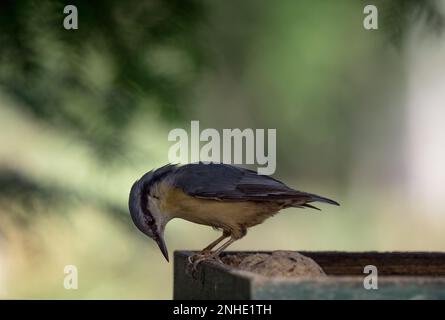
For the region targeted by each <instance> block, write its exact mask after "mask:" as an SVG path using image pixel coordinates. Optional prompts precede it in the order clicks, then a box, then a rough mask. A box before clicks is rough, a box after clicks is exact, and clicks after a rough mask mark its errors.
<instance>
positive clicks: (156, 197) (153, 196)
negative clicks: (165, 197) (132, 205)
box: [151, 195, 159, 200]
mask: <svg viewBox="0 0 445 320" xmlns="http://www.w3.org/2000/svg"><path fill="white" fill-rule="evenodd" d="M151 197H152V198H155V199H157V200H159V197H158V196H157V195H152V196H151Z"/></svg>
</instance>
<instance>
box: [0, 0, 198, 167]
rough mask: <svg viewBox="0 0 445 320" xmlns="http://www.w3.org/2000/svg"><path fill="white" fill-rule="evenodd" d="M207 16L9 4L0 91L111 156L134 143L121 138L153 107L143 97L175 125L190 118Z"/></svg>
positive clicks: (95, 5)
mask: <svg viewBox="0 0 445 320" xmlns="http://www.w3.org/2000/svg"><path fill="white" fill-rule="evenodd" d="M67 4H74V5H76V6H77V8H78V12H79V25H80V28H79V29H78V30H75V31H67V30H65V29H64V28H63V25H62V21H63V18H64V17H65V15H63V14H62V12H63V8H64V6H65V5H67ZM203 15H204V4H203V3H201V2H198V1H194V0H193V1H186V2H185V1H180V0H173V1H162V0H149V1H117V0H116V1H35V0H20V1H14V0H11V1H2V4H1V13H0V30H1V33H0V44H1V50H0V85H1V87H2V89H3V90H4V91H6V93H8V94H9V95H11V96H12V97H13V98H14V99H17V101H18V105H19V106H20V107H22V108H24V109H26V110H27V111H29V112H31V113H32V115H34V116H35V117H36V118H38V119H39V120H42V121H47V122H49V123H51V125H54V126H57V127H59V128H61V129H62V130H68V131H72V132H74V133H75V134H76V135H77V136H79V138H81V139H82V140H84V141H86V142H88V143H89V144H91V146H92V148H93V149H94V150H96V151H97V154H98V155H100V156H102V157H103V158H104V159H108V158H109V157H110V156H112V155H115V154H116V153H117V154H118V153H119V152H120V151H122V148H124V147H125V145H126V144H125V141H121V139H120V137H121V133H122V130H123V128H125V127H126V126H127V125H128V123H129V122H130V120H131V119H132V116H134V114H135V113H136V112H137V111H138V109H140V108H142V107H144V106H143V105H142V104H141V100H140V99H141V97H145V96H147V97H149V98H151V99H154V100H156V101H157V102H159V106H160V108H159V111H160V112H162V114H163V115H164V116H165V118H166V119H170V120H171V119H175V118H177V117H178V116H180V115H181V114H182V113H183V112H185V110H184V109H183V108H184V106H186V103H185V101H184V99H185V97H184V93H185V92H187V89H188V85H189V80H190V79H192V78H193V74H194V72H196V70H197V68H199V66H200V65H201V63H202V56H203V52H202V49H201V46H200V44H199V42H198V38H197V37H196V31H197V27H198V26H200V22H201V21H202V18H203ZM166 57H167V58H173V59H168V61H165V58H166ZM172 60H175V62H176V63H175V64H174V65H166V63H172ZM181 74H185V75H186V76H183V77H181V76H178V75H181Z"/></svg>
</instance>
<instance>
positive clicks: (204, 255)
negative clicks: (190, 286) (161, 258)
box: [187, 251, 222, 276]
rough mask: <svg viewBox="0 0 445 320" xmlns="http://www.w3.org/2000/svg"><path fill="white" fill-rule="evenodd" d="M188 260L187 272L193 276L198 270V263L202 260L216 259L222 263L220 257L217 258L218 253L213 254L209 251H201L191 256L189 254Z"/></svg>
mask: <svg viewBox="0 0 445 320" xmlns="http://www.w3.org/2000/svg"><path fill="white" fill-rule="evenodd" d="M187 260H188V262H189V267H188V268H187V269H188V271H189V273H191V274H192V275H193V276H195V274H196V272H197V271H198V265H199V264H200V263H201V262H204V261H216V262H219V263H222V261H221V259H220V258H219V255H218V254H215V253H214V252H211V251H203V252H200V253H197V254H194V255H192V256H189V257H188V258H187Z"/></svg>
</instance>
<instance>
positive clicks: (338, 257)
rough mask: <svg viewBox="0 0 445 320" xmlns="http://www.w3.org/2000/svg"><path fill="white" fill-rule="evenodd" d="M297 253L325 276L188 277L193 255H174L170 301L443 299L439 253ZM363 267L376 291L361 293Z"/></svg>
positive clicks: (221, 269)
mask: <svg viewBox="0 0 445 320" xmlns="http://www.w3.org/2000/svg"><path fill="white" fill-rule="evenodd" d="M243 253H245V252H243ZM263 253H267V252H263ZM300 253H301V254H303V255H305V256H308V257H310V258H312V259H313V260H315V262H317V263H318V264H319V265H320V266H321V267H322V268H323V269H324V271H325V272H326V274H327V275H328V277H327V278H326V279H294V278H286V279H283V278H281V279H278V278H265V277H259V276H256V275H254V274H251V273H248V272H242V271H239V270H236V269H233V268H229V267H228V266H225V265H221V264H216V263H212V262H204V263H202V264H201V265H200V266H199V267H198V271H197V273H196V274H195V277H192V276H191V275H190V274H188V273H187V272H186V268H187V263H188V262H187V257H188V256H190V255H191V254H193V252H189V251H176V252H175V257H174V294H173V295H174V299H246V300H249V299H445V253H436V252H384V253H381V252H300ZM226 254H235V252H227V253H226ZM366 265H375V266H376V267H377V268H378V272H379V278H378V289H377V290H367V289H365V288H364V285H363V280H364V277H365V276H366V275H367V274H364V273H363V268H364V267H365V266H366Z"/></svg>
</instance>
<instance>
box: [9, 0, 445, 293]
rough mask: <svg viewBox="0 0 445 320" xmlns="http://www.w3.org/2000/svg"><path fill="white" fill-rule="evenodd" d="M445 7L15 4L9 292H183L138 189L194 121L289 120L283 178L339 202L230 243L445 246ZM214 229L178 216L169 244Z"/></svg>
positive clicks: (286, 215)
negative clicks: (175, 287)
mask: <svg viewBox="0 0 445 320" xmlns="http://www.w3.org/2000/svg"><path fill="white" fill-rule="evenodd" d="M67 4H75V5H76V6H77V8H78V11H79V29H78V30H72V31H67V30H65V29H64V28H63V25H62V23H63V18H64V15H63V8H64V6H65V5H67ZM366 4H375V5H376V6H377V8H378V10H379V29H378V30H374V31H368V30H365V29H364V28H363V19H364V17H365V15H364V14H363V8H364V6H365V5H366ZM444 14H445V1H443V0H441V1H428V0H425V1H415V0H411V1H410V0H391V1H388V0H387V1H357V0H336V1H325V0H316V1H315V0H304V1H303V0H280V1H262V0H244V1H216V0H209V1H198V0H192V1H190V0H189V1H180V0H176V1H161V0H144V1H140V0H138V1H119V0H110V1H33V0H18V1H6V0H4V1H2V2H1V4H0V128H1V131H0V297H1V298H63V299H72V298H85V299H89V298H105V299H108V298H136V299H139V298H144V299H145V298H148V299H152V298H166V299H169V298H171V297H172V284H173V278H172V264H171V263H170V264H168V263H166V262H165V260H164V259H163V257H162V256H161V254H160V252H159V250H158V248H157V247H156V245H155V243H154V242H152V241H151V240H150V239H148V238H147V237H145V236H144V235H143V234H141V233H140V232H139V231H138V230H137V229H136V228H135V227H134V226H133V224H132V222H131V220H130V218H129V214H128V211H127V197H128V192H129V189H130V187H131V185H132V183H133V182H134V181H135V180H136V179H137V178H139V177H140V176H141V175H142V174H143V173H145V172H146V171H149V170H151V169H152V168H156V167H159V166H161V165H163V164H165V163H166V162H167V161H168V158H167V154H168V149H169V147H170V146H171V145H172V143H171V142H168V140H167V134H168V132H169V131H170V130H171V129H173V128H185V129H186V130H189V126H190V121H191V120H200V122H201V128H202V129H203V128H207V127H212V128H217V129H221V128H241V129H243V128H266V129H267V128H276V129H277V171H276V174H275V177H277V178H279V179H282V180H283V181H285V182H286V183H287V184H289V185H291V186H294V187H297V188H298V189H301V190H305V191H310V192H314V193H318V194H322V195H325V196H328V197H331V198H334V199H336V200H338V201H339V202H340V203H341V204H342V205H341V207H338V208H337V207H328V206H323V209H324V210H323V211H322V212H321V213H319V212H315V211H312V210H298V209H288V210H286V211H284V212H282V213H281V214H280V215H278V216H276V217H274V218H271V219H270V220H268V221H267V222H266V223H264V224H263V225H261V226H258V227H256V228H253V229H251V230H250V232H249V234H248V236H246V238H244V239H243V240H241V241H239V242H237V243H236V244H235V245H233V247H232V249H233V250H257V249H258V250H274V249H292V250H410V251H416V250H418V251H433V250H441V251H443V250H445V232H444V228H443V225H444V223H445V209H444V206H443V199H444V197H445V187H444V186H445V125H444V120H445V72H444V69H445V34H444V33H443V27H444V21H445V20H444ZM217 236H218V233H216V232H215V231H213V230H212V229H211V228H208V227H205V226H199V225H195V224H192V223H188V222H186V221H181V220H174V221H172V222H170V224H169V225H168V228H167V231H166V241H167V244H168V247H169V250H170V254H172V252H173V250H176V249H201V248H202V247H204V246H205V245H207V244H208V243H209V242H210V241H212V240H213V239H215V238H216V237H217ZM70 264H73V265H76V266H77V268H78V271H79V288H78V290H65V289H64V287H63V278H64V273H63V269H64V266H65V265H70Z"/></svg>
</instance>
